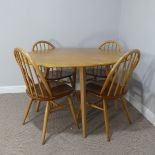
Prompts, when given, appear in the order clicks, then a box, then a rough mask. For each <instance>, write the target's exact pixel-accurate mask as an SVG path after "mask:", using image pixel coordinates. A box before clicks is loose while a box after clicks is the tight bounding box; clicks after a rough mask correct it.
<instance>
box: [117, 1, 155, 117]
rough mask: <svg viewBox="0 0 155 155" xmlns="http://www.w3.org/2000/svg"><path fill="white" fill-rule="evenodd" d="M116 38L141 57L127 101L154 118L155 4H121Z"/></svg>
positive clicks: (136, 2)
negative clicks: (149, 113) (145, 108)
mask: <svg viewBox="0 0 155 155" xmlns="http://www.w3.org/2000/svg"><path fill="white" fill-rule="evenodd" d="M119 35H120V40H122V41H123V42H124V43H125V45H127V47H129V48H139V49H140V50H141V54H142V57H141V61H140V64H139V66H138V68H137V70H136V73H135V75H134V78H133V80H132V82H131V85H130V91H129V92H130V99H131V100H134V102H135V103H141V104H143V105H145V107H147V108H148V109H149V110H150V111H151V112H153V113H154V114H155V1H154V0H122V10H121V18H120V28H119ZM132 102H133V101H131V103H132Z"/></svg>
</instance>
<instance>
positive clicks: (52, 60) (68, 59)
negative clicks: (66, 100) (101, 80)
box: [29, 48, 124, 137]
mask: <svg viewBox="0 0 155 155" xmlns="http://www.w3.org/2000/svg"><path fill="white" fill-rule="evenodd" d="M123 54H124V53H123V52H120V51H119V52H118V51H116V52H113V51H109V50H108V51H106V50H102V49H96V48H57V49H53V50H47V51H45V52H44V53H42V52H39V51H37V52H30V53H29V56H30V57H31V58H32V59H33V60H34V61H35V63H36V64H37V65H38V66H44V67H48V68H51V67H79V68H80V87H81V88H80V94H81V95H80V96H81V114H82V133H83V137H86V135H87V127H86V107H85V103H86V91H85V70H86V67H90V66H97V65H110V64H114V63H116V62H117V60H118V59H119V58H120V57H121V56H122V55H123Z"/></svg>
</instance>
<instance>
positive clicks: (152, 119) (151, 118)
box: [0, 83, 155, 126]
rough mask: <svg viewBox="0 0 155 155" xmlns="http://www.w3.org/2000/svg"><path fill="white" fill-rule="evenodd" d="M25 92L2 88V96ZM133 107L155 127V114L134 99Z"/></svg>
mask: <svg viewBox="0 0 155 155" xmlns="http://www.w3.org/2000/svg"><path fill="white" fill-rule="evenodd" d="M76 87H77V89H78V90H80V86H79V83H78V84H77V86H76ZM24 92H25V86H24V85H21V86H5V87H0V94H6V93H24ZM126 99H127V100H128V101H129V96H128V95H127V96H126ZM129 102H130V103H131V104H132V106H133V107H135V108H136V109H137V110H138V111H139V112H140V113H141V114H142V115H143V116H144V117H145V118H146V119H147V120H148V121H150V122H151V123H152V124H153V125H154V126H155V114H154V113H153V112H151V111H150V110H149V109H148V108H147V107H145V106H144V105H142V104H141V103H139V102H138V101H136V100H135V99H134V98H132V102H131V101H129Z"/></svg>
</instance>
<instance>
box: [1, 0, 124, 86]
mask: <svg viewBox="0 0 155 155" xmlns="http://www.w3.org/2000/svg"><path fill="white" fill-rule="evenodd" d="M120 2H121V1H120V0H117V1H116V0H42V1H41V0H40V1H39V0H25V1H21V0H3V1H1V4H0V20H1V22H0V23H1V24H0V43H1V44H0V70H1V77H0V87H1V86H13V85H22V84H23V80H22V77H21V75H20V73H19V69H18V67H17V65H16V63H15V60H14V57H13V49H14V48H15V47H17V46H18V47H23V48H25V49H28V50H31V47H32V44H33V43H34V42H35V41H37V40H40V39H46V40H49V41H53V42H54V43H55V45H56V46H57V47H95V46H96V45H97V44H98V43H99V42H101V41H102V40H104V39H110V38H117V36H118V26H119V21H118V17H119V13H120V12H119V11H118V10H120V9H119V8H120Z"/></svg>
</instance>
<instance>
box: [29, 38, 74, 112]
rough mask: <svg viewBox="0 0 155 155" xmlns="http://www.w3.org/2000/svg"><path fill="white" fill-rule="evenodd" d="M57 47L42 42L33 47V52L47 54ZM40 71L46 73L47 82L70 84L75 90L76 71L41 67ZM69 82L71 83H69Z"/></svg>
mask: <svg viewBox="0 0 155 155" xmlns="http://www.w3.org/2000/svg"><path fill="white" fill-rule="evenodd" d="M54 48H55V46H54V45H53V44H51V43H50V42H48V41H45V40H41V41H38V42H36V43H35V44H34V45H33V47H32V51H33V52H46V51H47V50H50V49H51V50H52V49H54ZM39 68H40V70H41V71H42V72H43V73H44V76H45V78H46V80H47V81H51V80H61V81H63V82H64V83H70V84H71V85H72V87H73V88H74V89H75V85H76V69H75V68H74V69H64V68H61V67H56V68H45V67H42V66H40V67H39ZM68 80H69V81H68ZM74 93H75V92H74ZM39 106H40V103H38V105H37V109H36V111H39Z"/></svg>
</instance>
